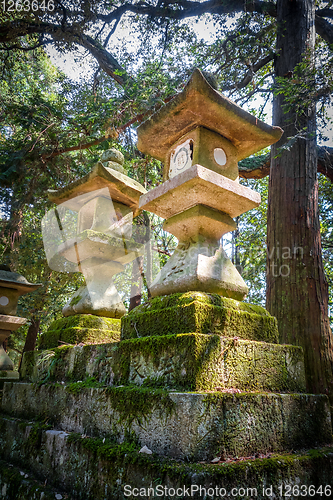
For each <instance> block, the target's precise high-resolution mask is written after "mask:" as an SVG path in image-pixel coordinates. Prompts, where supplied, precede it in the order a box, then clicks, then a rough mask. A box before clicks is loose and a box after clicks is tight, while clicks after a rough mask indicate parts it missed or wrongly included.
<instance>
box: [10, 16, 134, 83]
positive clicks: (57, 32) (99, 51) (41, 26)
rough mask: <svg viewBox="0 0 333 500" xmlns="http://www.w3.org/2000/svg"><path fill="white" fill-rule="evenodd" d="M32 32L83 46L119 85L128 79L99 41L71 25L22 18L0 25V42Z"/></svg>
mask: <svg viewBox="0 0 333 500" xmlns="http://www.w3.org/2000/svg"><path fill="white" fill-rule="evenodd" d="M34 34H47V35H49V36H51V37H52V39H53V40H54V41H58V42H69V43H74V44H76V45H80V46H81V47H84V48H85V49H87V50H88V51H89V52H90V54H91V55H92V56H93V57H94V58H95V59H96V60H97V61H98V63H99V65H100V66H101V68H102V69H103V70H104V71H105V72H106V73H107V74H108V75H109V76H111V77H112V78H113V79H114V80H115V81H116V82H118V83H119V84H120V85H124V84H125V83H126V82H127V81H128V80H129V79H130V78H129V76H128V75H127V74H126V72H125V70H124V69H123V67H122V66H120V64H119V63H118V62H117V61H116V59H115V58H114V57H113V56H112V55H111V54H110V52H108V51H107V50H105V49H104V47H102V46H101V45H100V43H99V42H97V41H96V40H94V39H93V38H92V37H90V36H89V35H85V34H83V33H80V32H79V31H78V30H75V29H74V28H72V27H67V28H66V27H64V26H62V27H60V26H58V25H55V24H51V23H38V24H37V23H29V22H26V21H24V20H20V21H12V22H10V23H5V24H2V25H0V43H7V42H11V41H13V40H16V39H17V38H19V37H21V36H26V35H34Z"/></svg>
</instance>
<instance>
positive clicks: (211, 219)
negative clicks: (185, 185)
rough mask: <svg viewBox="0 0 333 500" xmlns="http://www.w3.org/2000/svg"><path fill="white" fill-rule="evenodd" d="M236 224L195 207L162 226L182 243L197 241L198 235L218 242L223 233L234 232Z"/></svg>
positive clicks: (211, 210) (209, 210) (204, 207)
mask: <svg viewBox="0 0 333 500" xmlns="http://www.w3.org/2000/svg"><path fill="white" fill-rule="evenodd" d="M236 228H237V224H236V222H234V221H233V219H232V218H231V217H229V215H227V214H224V213H223V212H219V211H218V210H214V209H212V208H209V207H206V206H204V205H195V206H194V207H192V208H189V209H188V210H185V211H184V212H182V213H180V214H177V215H174V216H173V217H170V219H168V220H166V221H165V222H164V224H163V229H164V231H168V232H169V233H171V234H173V235H174V236H176V238H178V239H179V240H182V241H187V240H189V239H190V238H192V239H193V238H195V239H197V237H198V235H199V234H202V235H203V236H205V237H206V238H209V239H213V240H219V239H220V238H221V237H222V236H223V235H224V234H225V233H228V232H229V231H234V230H235V229H236Z"/></svg>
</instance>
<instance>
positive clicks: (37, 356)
mask: <svg viewBox="0 0 333 500" xmlns="http://www.w3.org/2000/svg"><path fill="white" fill-rule="evenodd" d="M89 377H94V379H95V380H97V381H98V382H102V383H104V384H106V385H117V384H118V385H119V384H128V383H130V384H135V385H145V386H150V387H165V388H176V389H180V390H207V389H210V390H215V389H216V388H219V389H241V390H247V391H249V390H261V391H276V392H285V391H289V392H305V373H304V361H303V350H302V348H301V347H296V346H290V345H280V344H269V343H266V342H256V341H252V340H242V339H237V340H236V339H234V338H227V337H221V336H220V335H203V334H197V333H185V334H178V335H164V336H155V337H143V338H141V339H129V340H123V341H121V342H114V343H112V344H101V345H85V346H72V347H71V346H63V347H58V348H56V349H53V350H52V351H51V350H46V351H45V350H44V351H35V352H28V353H25V354H24V357H23V362H22V367H21V378H22V380H26V381H29V382H43V381H50V380H54V381H58V382H60V381H62V382H74V381H77V380H84V379H86V378H89Z"/></svg>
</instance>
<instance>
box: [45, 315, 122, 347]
mask: <svg viewBox="0 0 333 500" xmlns="http://www.w3.org/2000/svg"><path fill="white" fill-rule="evenodd" d="M119 339H120V320H119V319H115V318H105V317H101V316H95V315H92V314H76V315H74V316H68V317H66V318H61V319H58V320H56V321H54V322H53V323H51V325H50V327H49V329H48V331H47V332H46V333H44V335H42V336H41V338H40V341H39V346H38V348H39V349H50V348H53V347H58V345H59V343H65V344H79V343H83V344H101V343H103V342H117V341H119Z"/></svg>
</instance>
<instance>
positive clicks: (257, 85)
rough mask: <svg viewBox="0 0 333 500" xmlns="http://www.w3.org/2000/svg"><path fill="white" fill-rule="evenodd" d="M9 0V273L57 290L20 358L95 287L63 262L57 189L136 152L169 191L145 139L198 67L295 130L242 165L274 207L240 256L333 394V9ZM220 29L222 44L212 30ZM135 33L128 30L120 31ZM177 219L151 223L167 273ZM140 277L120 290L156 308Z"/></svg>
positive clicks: (1, 123)
mask: <svg viewBox="0 0 333 500" xmlns="http://www.w3.org/2000/svg"><path fill="white" fill-rule="evenodd" d="M0 4H1V7H0V49H1V50H0V65H1V67H0V74H1V83H0V191H1V211H2V222H1V240H0V247H1V254H2V263H3V264H9V265H10V267H11V269H12V270H13V271H17V272H20V273H22V274H23V275H24V276H25V277H26V278H27V279H28V280H29V281H30V282H33V283H41V284H42V287H41V288H40V289H39V290H38V291H36V292H34V293H32V294H29V295H27V296H25V297H24V298H22V299H21V300H20V308H19V311H18V314H19V315H21V316H24V317H27V318H28V320H29V322H28V324H27V327H26V328H25V329H24V328H22V329H21V330H20V334H17V335H12V336H11V341H10V343H9V349H10V350H11V352H12V355H15V353H16V355H17V356H16V357H17V358H18V357H19V356H20V354H21V352H22V350H23V347H24V350H31V349H33V348H34V347H35V343H36V340H37V338H38V336H39V335H40V334H41V333H42V332H43V331H45V330H46V329H47V327H48V325H49V324H50V322H51V321H53V320H54V319H57V318H58V317H60V316H61V309H62V307H63V305H64V304H65V302H66V301H67V300H68V298H69V297H70V295H71V294H72V293H73V292H74V291H75V290H76V289H77V288H78V287H79V286H80V285H81V284H82V276H81V275H79V274H70V275H68V274H65V273H59V272H56V271H54V270H52V269H50V268H49V267H48V265H47V262H46V259H45V252H44V248H43V242H42V237H41V220H42V218H43V216H44V215H45V214H46V213H47V211H48V210H50V208H52V206H51V204H50V203H49V202H48V199H47V190H48V189H57V188H59V187H62V186H65V185H67V184H68V183H70V182H71V181H73V180H74V179H77V178H79V177H82V176H83V175H84V174H86V173H87V172H88V171H89V170H90V168H91V167H92V166H93V165H94V163H96V161H97V160H98V159H99V157H100V155H101V153H102V151H103V150H105V149H108V148H110V147H116V148H118V149H120V150H121V151H122V152H123V154H124V156H125V168H126V170H127V172H128V175H129V176H131V177H132V178H134V179H136V180H138V181H139V182H140V183H142V184H143V185H144V186H145V187H146V188H147V189H151V188H153V187H155V186H156V185H158V184H159V183H160V182H161V180H162V175H161V172H162V165H161V163H160V162H158V161H157V160H154V159H153V158H150V157H148V156H144V155H142V154H141V153H140V152H139V151H138V150H137V148H136V133H135V129H136V127H137V126H138V125H139V124H140V123H141V122H142V121H143V120H144V119H146V118H148V117H149V115H150V114H151V113H152V112H153V111H154V110H157V109H159V107H160V106H162V105H163V104H164V103H165V102H167V101H169V100H170V99H171V98H172V96H173V95H175V94H176V93H177V92H179V91H180V90H181V89H182V88H183V86H184V84H185V83H186V81H187V80H188V78H189V76H190V75H191V73H192V71H193V69H194V68H195V67H198V68H200V69H201V70H202V71H205V72H208V73H205V74H206V75H207V76H208V77H209V78H212V79H213V80H214V82H215V84H216V85H217V88H218V89H219V90H220V91H221V92H223V93H224V95H226V96H228V97H230V98H231V99H232V100H233V101H234V102H236V103H237V104H238V105H240V106H242V107H245V108H246V109H248V110H249V111H250V112H251V113H253V114H255V115H256V116H257V117H258V118H260V119H262V120H264V121H265V120H266V121H269V120H270V111H269V110H270V105H271V104H272V103H273V108H272V109H273V111H272V120H273V125H279V126H281V127H282V128H283V129H284V130H285V134H284V136H283V138H282V140H281V141H280V142H279V143H278V144H277V145H276V146H274V147H273V148H272V152H271V153H270V152H269V151H263V152H260V154H259V155H257V156H254V157H251V158H249V159H246V160H243V161H242V162H240V176H241V182H242V183H244V184H246V185H247V186H249V187H251V188H252V189H255V190H257V191H259V192H260V193H261V195H262V200H263V201H262V204H261V206H260V207H259V208H258V209H257V210H252V211H251V212H250V213H248V214H244V215H243V216H242V217H240V218H239V219H238V230H237V231H235V232H234V233H233V236H232V241H231V249H230V253H231V258H232V260H233V262H234V263H235V264H236V265H237V266H239V269H240V270H241V273H242V275H243V278H244V279H245V281H246V282H247V284H248V286H249V288H250V292H249V295H248V298H247V299H246V300H248V301H249V302H252V303H257V304H262V305H265V304H266V306H267V308H268V310H269V311H270V312H271V313H272V314H274V315H276V316H277V318H278V321H279V330H280V335H281V341H282V342H289V343H294V344H299V345H303V347H304V349H305V355H306V365H307V368H308V374H309V375H308V389H309V390H311V391H313V392H327V393H329V394H330V395H332V394H333V349H332V346H333V342H332V332H331V328H330V324H329V318H330V314H331V313H330V311H332V309H333V287H332V283H333V268H332V263H333V252H332V250H333V232H332V219H333V217H332V214H333V191H332V180H333V161H332V148H331V147H330V146H328V147H325V146H324V144H325V141H326V142H327V141H328V140H329V139H332V136H331V132H330V122H331V118H330V109H331V108H330V104H331V94H332V88H333V76H332V75H333V24H332V19H333V8H332V4H333V2H332V1H314V0H278V1H267V2H265V1H260V0H241V1H239V0H234V1H231V0H201V1H192V0H188V1H186V0H178V1H177V0H147V1H138V0H128V1H127V2H123V1H117V0H115V1H102V0H76V1H74V2H73V1H65V0H63V1H57V0H54V1H53V0H50V1H49V2H47V1H44V0H43V1H39V0H38V1H37V0H34V1H31V2H30V1H22V2H20V1H18V2H14V1H7V0H5V1H3V2H0ZM205 23H206V26H207V28H206V29H207V30H209V31H210V33H211V39H207V37H205V38H202V37H201V35H200V32H199V31H198V29H197V26H198V25H200V26H203V25H204V24H205ZM124 27H126V28H127V30H128V35H127V36H126V37H123V36H122V37H120V35H119V33H120V31H119V30H120V29H121V28H124ZM48 47H52V48H53V50H56V51H58V53H59V54H60V55H59V57H60V58H62V59H65V58H67V57H68V54H71V57H72V58H74V60H75V61H76V66H75V67H76V68H78V67H81V68H82V72H83V76H82V78H81V79H79V78H76V79H75V80H73V79H71V78H70V77H68V76H66V75H65V74H64V73H63V72H61V71H60V70H59V69H57V68H56V67H55V65H54V64H53V63H52V62H51V60H50V58H49V56H48V55H47V51H46V49H47V48H48ZM69 60H71V59H69ZM78 65H79V66H78ZM80 65H81V66H80ZM87 68H89V70H87ZM328 144H330V143H329V142H328ZM317 172H319V174H318V180H317ZM141 217H143V216H141ZM145 217H147V214H146V215H145ZM150 217H151V216H150ZM161 222H162V221H160V220H157V219H156V218H154V219H153V218H151V221H150V225H151V230H152V233H153V234H154V235H155V243H154V246H155V254H156V255H158V256H159V259H160V264H161V265H163V263H164V262H165V260H166V259H167V258H168V256H169V255H170V254H171V252H172V251H173V249H174V248H175V244H176V241H175V240H174V238H172V237H171V236H170V235H168V234H167V233H164V232H163V231H162V228H161ZM141 223H142V220H140V219H138V220H137V224H141ZM267 228H268V230H267ZM224 244H225V245H229V246H230V242H229V243H228V242H227V241H225V242H224ZM295 248H302V252H301V253H302V255H296V254H295V253H294V249H295ZM283 249H287V252H288V251H289V257H287V256H286V252H285V255H284V256H283ZM288 249H289V250H288ZM285 265H287V266H288V269H289V272H288V274H287V275H286V273H285V269H286V268H283V266H285ZM281 268H282V269H283V270H282V272H280V270H281ZM277 270H278V272H277ZM132 278H133V277H132V270H131V269H129V270H128V271H127V274H126V275H125V276H122V277H120V278H118V280H117V281H118V289H119V291H120V292H122V293H123V295H124V296H125V297H127V299H128V300H127V302H128V305H129V306H130V307H132V306H133V305H134V304H135V303H138V297H139V296H140V295H142V298H143V299H144V300H145V299H146V298H147V289H146V287H145V280H142V283H140V276H139V277H135V278H134V279H132ZM131 289H132V290H131ZM131 295H132V296H133V297H134V298H135V301H134V303H133V301H132V304H131V303H130V300H129V297H130V296H131ZM24 345H25V346H24Z"/></svg>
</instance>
